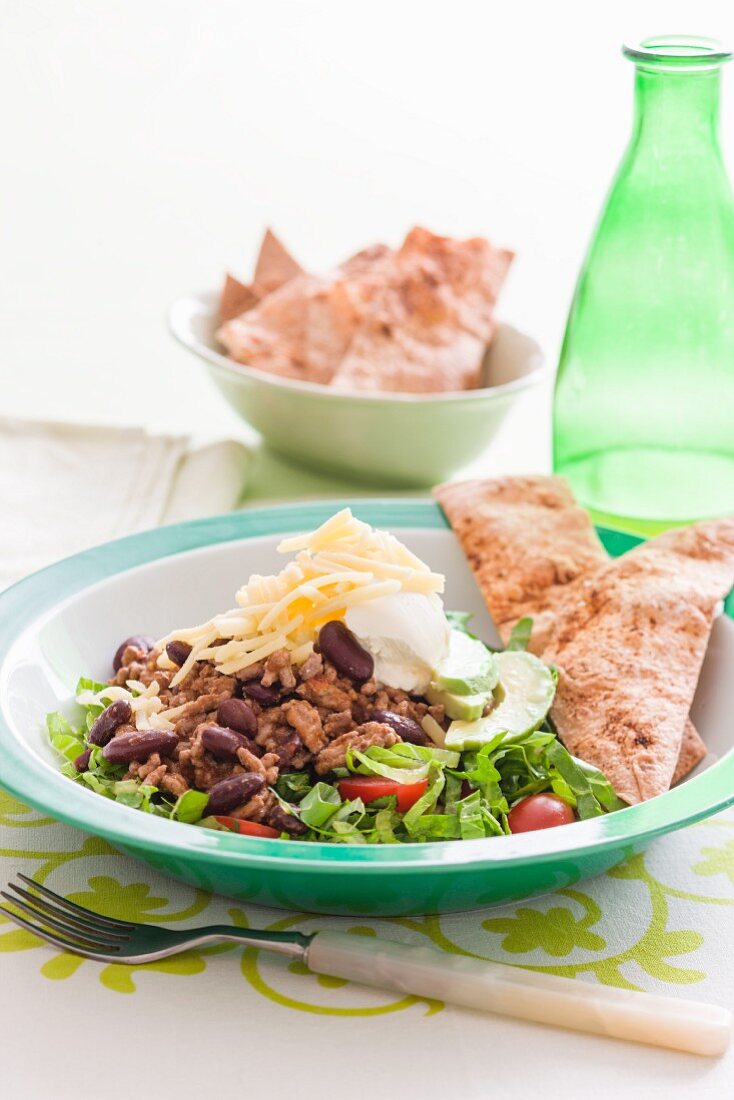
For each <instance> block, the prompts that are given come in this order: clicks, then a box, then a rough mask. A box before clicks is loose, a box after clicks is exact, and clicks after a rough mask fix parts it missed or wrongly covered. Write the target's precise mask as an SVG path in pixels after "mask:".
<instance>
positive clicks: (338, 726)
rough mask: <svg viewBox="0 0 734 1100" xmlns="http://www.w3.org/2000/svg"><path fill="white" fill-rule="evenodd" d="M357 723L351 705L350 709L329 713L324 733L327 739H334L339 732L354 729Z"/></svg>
mask: <svg viewBox="0 0 734 1100" xmlns="http://www.w3.org/2000/svg"><path fill="white" fill-rule="evenodd" d="M356 724H357V723H355V720H354V716H353V715H352V710H351V707H350V709H349V710H338V711H337V712H336V714H329V715H328V716H327V717H326V718H325V719H324V733H325V734H326V737H327V740H329V741H333V739H334V738H335V737H338V736H339V734H341V733H348V732H349V730H353V729H354V727H355V725H356Z"/></svg>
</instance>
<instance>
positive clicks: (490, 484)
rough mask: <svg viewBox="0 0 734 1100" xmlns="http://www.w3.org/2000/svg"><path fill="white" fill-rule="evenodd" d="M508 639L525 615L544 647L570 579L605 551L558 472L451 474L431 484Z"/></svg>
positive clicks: (602, 561) (535, 646) (599, 562)
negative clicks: (462, 477)
mask: <svg viewBox="0 0 734 1100" xmlns="http://www.w3.org/2000/svg"><path fill="white" fill-rule="evenodd" d="M434 493H435V496H436V498H437V499H438V501H439V503H440V505H441V507H442V508H443V510H444V512H445V513H446V515H447V517H448V520H449V522H450V524H451V526H452V527H453V529H454V531H455V533H456V536H457V538H458V539H459V542H460V543H461V546H462V548H463V550H464V553H465V554H466V556H467V558H468V559H469V564H470V565H471V567H472V569H473V571H474V575H475V577H476V580H477V584H478V585H479V588H480V590H481V593H482V595H483V597H484V602H485V603H486V605H487V608H488V610H489V613H490V615H491V616H492V619H493V620H494V624H495V626H496V627H497V630H498V632H499V634H500V637H501V638H502V641H503V642H506V641H507V639H508V637H509V635H510V632H511V630H512V627H513V626H514V625H515V623H516V622H517V620H518V619H521V618H523V617H524V616H525V615H529V616H531V618H532V620H533V634H532V638H531V641H530V648H531V649H532V650H533V652H534V653H538V654H540V653H542V652H543V650H544V648H545V646H546V644H547V641H548V638H549V634H550V630H551V628H552V625H553V617H554V609H555V608H556V606H557V605H558V603H559V601H560V600H561V599H562V598H563V596H564V594H565V591H566V589H567V587H568V585H569V584H572V583H573V582H574V581H577V580H579V578H581V577H583V576H586V575H587V574H589V573H591V572H593V571H594V570H596V569H599V568H600V567H601V566H603V565H606V563H607V562H608V560H609V558H608V556H607V553H606V550H605V549H604V547H603V546H602V544H601V542H600V541H599V537H598V535H597V533H596V531H595V530H594V527H593V525H592V523H591V520H590V519H589V517H588V515H587V514H586V512H585V511H584V509H583V508H581V507H580V506H579V505H578V504H577V503H576V500H575V498H574V495H573V493H572V492H571V489H570V486H569V485H568V482H567V481H565V480H564V479H563V478H560V477H540V476H536V477H503V478H496V479H493V480H476V481H456V482H453V483H452V484H448V485H440V486H439V487H438V488H437V489H435V490H434Z"/></svg>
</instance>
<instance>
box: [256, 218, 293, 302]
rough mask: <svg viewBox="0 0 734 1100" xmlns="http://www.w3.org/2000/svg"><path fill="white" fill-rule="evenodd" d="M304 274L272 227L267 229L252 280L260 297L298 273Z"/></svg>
mask: <svg viewBox="0 0 734 1100" xmlns="http://www.w3.org/2000/svg"><path fill="white" fill-rule="evenodd" d="M302 274H303V268H302V267H301V265H300V264H299V263H298V262H297V261H296V260H294V259H293V257H292V256H291V254H290V252H289V251H288V250H287V249H286V247H285V246H284V245H283V244H281V242H280V241H279V240H278V238H277V237H276V236H275V234H274V233H273V232H272V231H271V230H270V229H266V230H265V236H264V237H263V241H262V244H261V245H260V254H259V256H258V258H257V263H256V265H255V277H254V279H253V280H252V286H253V289H254V291H255V292H256V294H257V295H258V297H259V298H264V297H265V295H266V294H272V293H273V291H275V290H280V288H281V287H282V286H285V284H286V283H287V282H289V281H290V280H291V279H294V278H295V277H296V275H302Z"/></svg>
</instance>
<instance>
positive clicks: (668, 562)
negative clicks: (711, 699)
mask: <svg viewBox="0 0 734 1100" xmlns="http://www.w3.org/2000/svg"><path fill="white" fill-rule="evenodd" d="M732 585H734V519H722V520H712V521H710V522H708V523H701V524H697V525H696V526H695V527H689V528H685V529H683V530H679V531H668V532H666V533H665V534H664V535H660V536H659V537H658V538H656V539H652V540H651V541H650V542H646V543H643V544H642V545H640V546H638V547H635V549H633V550H630V551H629V553H627V554H625V555H624V556H623V557H621V558H617V559H615V560H614V561H612V562H610V563H609V565H607V566H606V567H604V568H603V569H601V570H598V571H597V572H596V573H594V574H593V575H592V576H590V577H588V578H584V579H582V580H581V581H579V583H578V584H576V585H574V586H573V589H572V590H570V591H569V592H568V593H567V598H566V599H565V600H564V601H563V604H562V606H561V607H560V608H559V609H558V614H557V617H556V624H555V627H554V632H553V637H552V639H551V641H550V644H549V645H548V647H547V648H546V650H545V651H544V654H543V657H544V660H546V661H548V662H549V663H552V664H555V665H557V666H558V668H559V671H560V676H559V681H558V690H557V692H556V698H555V701H554V703H553V707H552V708H551V717H552V719H553V722H554V723H555V727H556V729H557V731H558V734H559V736H560V738H561V740H562V741H563V742H564V744H565V745H566V747H567V748H568V749H569V751H570V752H572V753H573V754H574V755H576V756H580V757H581V758H582V759H583V760H588V761H589V762H590V763H592V764H595V765H596V766H597V767H598V768H600V769H601V770H602V771H603V772H604V773H605V774H606V776H607V777H608V779H609V780H610V781H611V783H612V784H613V786H614V788H615V790H616V791H617V794H619V796H620V797H621V798H623V799H624V800H625V801H627V802H630V803H635V802H641V801H644V800H646V799H648V798H653V797H654V796H655V795H658V794H662V793H663V792H664V791H666V790H667V789H668V788H669V786H670V784H671V781H672V779H673V775H674V773H675V770H676V766H677V762H678V756H679V753H680V749H681V743H682V735H683V729H684V726H685V723H686V718H687V715H688V711H689V709H690V705H691V702H692V700H693V695H694V693H695V690H696V684H697V682H698V677H699V673H700V670H701V664H702V662H703V658H704V655H705V652H706V647H707V645H708V639H709V634H710V631H711V625H712V622H713V618H714V612H715V609H716V605H717V604H718V602H719V601H720V600H721V599H723V598H724V596H726V594H727V593H728V592H729V590H730V589H731V587H732Z"/></svg>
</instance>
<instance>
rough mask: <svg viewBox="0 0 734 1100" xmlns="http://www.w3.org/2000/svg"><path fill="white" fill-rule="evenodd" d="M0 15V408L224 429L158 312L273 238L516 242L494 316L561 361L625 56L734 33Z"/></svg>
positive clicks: (256, 14)
mask: <svg viewBox="0 0 734 1100" xmlns="http://www.w3.org/2000/svg"><path fill="white" fill-rule="evenodd" d="M0 13H1V15H2V24H1V27H0V102H1V103H2V110H1V111H0V199H1V201H0V210H2V215H1V216H0V233H1V237H0V286H2V294H1V295H0V364H1V369H2V380H3V386H2V391H1V392H2V405H1V406H0V411H2V412H4V413H7V414H10V415H18V416H40V417H53V418H66V419H70V418H74V419H80V420H86V421H98V422H105V421H111V422H126V423H144V424H146V425H149V426H151V427H154V428H156V429H159V430H167V431H190V430H193V431H195V432H197V433H199V434H205V435H208V436H211V435H219V434H237V433H239V432H240V431H241V427H240V426H239V424H238V423H237V421H236V419H235V417H234V414H231V413H230V412H229V410H228V409H227V408H226V406H225V405H224V403H223V401H222V399H221V398H220V397H219V395H218V394H217V393H215V392H214V390H213V388H210V384H209V382H208V380H207V378H206V377H205V375H204V372H203V371H202V369H201V368H200V366H199V364H198V362H197V361H196V360H195V359H194V358H193V357H191V356H189V355H187V354H186V353H185V352H184V351H183V350H182V349H180V348H178V347H177V346H176V345H174V344H173V342H172V340H171V339H170V338H169V337H168V335H167V333H166V330H165V323H164V315H165V310H166V306H167V305H168V303H169V302H170V301H171V300H172V299H173V298H175V297H176V296H177V295H179V294H180V293H184V292H186V291H189V290H193V289H201V288H206V287H210V286H215V285H217V284H218V282H219V280H220V278H221V273H222V271H223V269H224V268H230V269H232V270H233V271H234V272H235V273H237V274H241V275H243V276H244V275H246V274H248V271H249V268H250V265H251V263H252V261H253V258H254V253H255V250H256V246H257V243H258V240H259V237H260V234H261V232H262V229H263V227H264V225H266V224H267V223H270V224H271V225H272V226H273V227H275V228H276V230H277V231H278V232H279V233H280V234H281V235H282V236H283V238H284V239H285V241H287V242H288V244H289V245H290V247H291V248H292V250H293V251H294V253H295V254H296V256H297V257H298V258H299V259H300V260H301V261H302V262H303V264H304V265H306V266H309V265H310V266H313V267H315V268H318V267H326V266H329V265H331V264H333V263H334V262H336V261H338V260H339V259H341V258H342V257H344V256H346V255H347V254H349V253H350V252H351V251H354V250H355V249H356V248H358V247H359V246H362V245H364V244H366V243H368V242H371V241H375V240H379V239H384V240H386V241H388V242H389V243H397V242H398V241H399V240H400V238H401V236H402V235H403V234H404V232H405V231H406V229H408V228H409V227H410V226H411V225H412V224H414V223H424V224H426V225H428V226H429V227H431V228H432V229H434V230H436V231H438V232H445V233H450V234H467V235H473V234H485V235H487V236H489V237H490V238H491V239H493V240H494V241H496V242H498V243H501V244H503V245H509V246H511V247H512V248H514V249H515V250H516V251H517V254H518V255H517V261H516V264H515V266H514V269H513V271H512V273H511V275H510V278H509V281H508V283H507V286H506V290H505V292H504V294H503V297H502V300H501V303H500V307H501V308H500V311H501V313H502V314H503V315H504V316H505V317H506V318H507V319H508V320H511V321H513V322H514V323H516V324H519V325H520V326H521V327H523V328H524V329H525V330H526V331H529V332H531V333H532V334H534V335H537V336H538V337H539V338H540V340H541V342H542V344H543V345H544V348H545V350H546V352H547V354H548V357H549V359H550V361H551V362H555V357H556V355H557V349H558V341H559V338H560V334H561V333H562V329H563V322H564V318H565V314H566V311H567V308H568V304H569V300H570V296H571V293H572V290H573V283H574V280H575V276H576V272H577V270H578V266H579V264H580V261H581V258H582V255H583V250H584V247H585V245H586V242H587V240H588V238H589V235H590V233H591V230H592V228H593V224H594V220H595V217H596V215H597V212H598V210H599V207H600V205H601V203H602V201H603V198H604V194H605V192H606V189H607V187H608V185H609V181H610V178H611V176H612V173H613V171H614V168H615V165H616V163H617V161H618V159H619V156H620V153H621V151H622V149H623V147H624V144H625V142H626V140H627V137H628V134H629V131H630V125H631V88H632V66H631V64H630V63H629V62H628V61H626V60H625V59H624V58H622V56H621V54H620V52H619V45H620V43H621V41H622V40H623V39H624V38H625V37H629V36H630V35H635V34H638V36H639V35H643V34H648V33H659V32H667V31H669V30H670V29H673V30H676V31H683V32H690V31H696V32H698V33H708V34H713V35H718V36H719V37H724V38H726V37H730V38H731V37H734V33H732V32H734V8H732V5H731V3H729V2H725V3H714V2H711V0H709V2H707V0H697V2H696V3H695V4H694V3H692V2H689V3H680V2H671V0H664V2H653V3H646V2H640V0H638V2H630V0H623V2H619V0H617V2H615V3H614V4H611V3H602V2H601V0H600V2H596V3H589V2H585V3H580V2H579V3H562V2H561V3H553V4H549V3H538V4H531V3H528V2H527V0H519V2H518V0H515V2H513V3H511V4H502V5H500V4H496V3H490V2H475V3H471V2H461V0H458V2H457V0H452V2H448V0H446V2H443V3H436V2H432V0H423V2H414V0H403V2H401V0H389V2H385V0H372V2H370V3H354V2H352V0H331V2H322V3H319V2H311V3H308V2H297V0H291V2H286V0H259V2H247V0H239V2H237V0H208V2H207V0H126V2H125V3H111V2H109V0H97V2H92V0H87V2H82V0H77V2H74V0H0ZM724 80H725V85H724V86H725V95H724V133H725V135H727V144H728V145H729V147H731V145H732V144H734V142H732V140H728V139H731V138H734V135H733V134H732V133H731V131H732V125H731V120H732V116H733V112H732V110H731V102H732V99H733V97H734V92H733V91H732V81H734V72H731V73H729V74H727V75H726V76H725V78H724ZM730 159H731V158H730ZM545 413H546V403H545V399H544V398H542V397H540V398H539V397H538V396H534V397H530V398H527V399H526V400H525V404H524V406H523V407H522V408H521V410H520V412H519V414H518V415H517V416H515V417H513V419H512V420H511V421H510V422H509V424H508V425H507V427H506V429H505V432H504V436H503V441H501V442H500V445H499V452H500V453H501V454H502V455H503V456H504V461H505V464H507V461H508V456H512V458H511V460H510V464H512V461H514V462H515V463H522V465H523V466H525V467H527V468H533V466H534V467H535V468H536V469H537V468H539V467H540V466H542V465H544V464H545V461H546V458H545V446H546V441H547V434H548V433H547V418H546V416H545ZM528 418H529V419H528ZM518 433H522V436H523V437H524V438H523V440H522V447H521V448H518V447H517V445H516V436H517V434H518ZM513 448H514V450H513ZM520 450H522V452H523V454H522V455H519V451H520Z"/></svg>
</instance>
